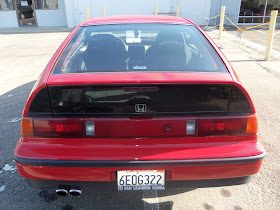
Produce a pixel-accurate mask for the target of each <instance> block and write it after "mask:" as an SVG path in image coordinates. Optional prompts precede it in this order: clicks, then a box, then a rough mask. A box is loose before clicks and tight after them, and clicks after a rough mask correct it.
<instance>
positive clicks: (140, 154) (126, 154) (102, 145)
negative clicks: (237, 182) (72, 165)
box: [15, 135, 264, 160]
mask: <svg viewBox="0 0 280 210" xmlns="http://www.w3.org/2000/svg"><path fill="white" fill-rule="evenodd" d="M136 145H138V146H136ZM263 152H264V149H263V147H262V146H261V144H260V143H259V142H258V141H257V139H256V136H254V135H253V136H238V137H223V136H220V137H186V138H142V139H136V138H114V139H103V138H80V139H78V138H77V139H74V138H59V139H58V138H31V137H29V138H27V137H24V138H22V139H21V140H20V141H19V143H18V145H17V147H16V151H15V155H16V156H18V157H22V158H30V159H51V160H135V158H138V160H188V159H211V158H231V157H247V156H255V155H260V154H262V153H263Z"/></svg>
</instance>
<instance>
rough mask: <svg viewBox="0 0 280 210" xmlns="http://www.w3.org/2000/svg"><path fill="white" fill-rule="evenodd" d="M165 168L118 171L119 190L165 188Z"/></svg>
mask: <svg viewBox="0 0 280 210" xmlns="http://www.w3.org/2000/svg"><path fill="white" fill-rule="evenodd" d="M165 177H166V176H165V170H120V171H117V188H118V190H119V191H133V190H134V191H139V190H165V183H166V180H165Z"/></svg>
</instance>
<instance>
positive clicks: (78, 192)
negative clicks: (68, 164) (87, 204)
mask: <svg viewBox="0 0 280 210" xmlns="http://www.w3.org/2000/svg"><path fill="white" fill-rule="evenodd" d="M69 194H70V195H71V196H81V194H82V190H80V189H71V190H69Z"/></svg>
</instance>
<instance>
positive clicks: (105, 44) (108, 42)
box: [86, 34, 127, 58]
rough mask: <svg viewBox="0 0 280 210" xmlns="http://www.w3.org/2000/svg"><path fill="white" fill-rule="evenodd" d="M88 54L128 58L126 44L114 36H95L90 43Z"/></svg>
mask: <svg viewBox="0 0 280 210" xmlns="http://www.w3.org/2000/svg"><path fill="white" fill-rule="evenodd" d="M86 51H87V52H107V53H110V54H116V55H118V56H119V57H124V58H125V57H127V51H126V49H125V45H124V43H123V42H122V41H121V40H120V39H118V38H116V37H115V36H113V35H112V34H95V35H93V36H92V37H91V38H90V39H89V41H88V46H87V50H86Z"/></svg>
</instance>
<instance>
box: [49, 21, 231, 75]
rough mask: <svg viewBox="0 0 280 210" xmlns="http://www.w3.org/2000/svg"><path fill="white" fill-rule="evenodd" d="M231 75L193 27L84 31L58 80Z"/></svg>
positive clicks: (63, 59) (66, 54)
mask: <svg viewBox="0 0 280 210" xmlns="http://www.w3.org/2000/svg"><path fill="white" fill-rule="evenodd" d="M151 71H159V72H163V71H164V72H226V69H225V66H224V64H223V63H222V61H221V60H220V58H219V56H218V55H217V53H216V51H215V50H214V49H213V47H212V46H211V45H210V43H209V42H208V41H207V39H206V38H205V37H204V35H203V34H202V33H201V32H200V31H199V30H198V29H197V28H196V27H195V26H193V25H183V24H178V25H176V24H114V25H91V26H82V27H80V29H79V30H78V31H77V32H76V34H75V35H74V36H73V38H72V39H71V41H70V42H69V44H68V45H67V46H66V48H65V50H64V51H63V53H62V54H61V56H60V58H59V59H58V61H57V63H56V65H55V68H54V70H53V74H68V73H87V72H151Z"/></svg>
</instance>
